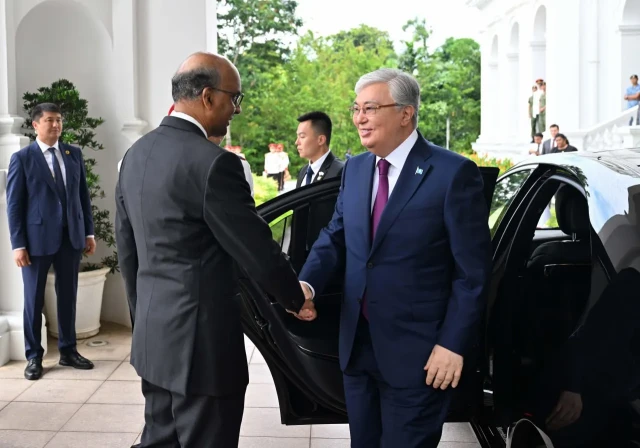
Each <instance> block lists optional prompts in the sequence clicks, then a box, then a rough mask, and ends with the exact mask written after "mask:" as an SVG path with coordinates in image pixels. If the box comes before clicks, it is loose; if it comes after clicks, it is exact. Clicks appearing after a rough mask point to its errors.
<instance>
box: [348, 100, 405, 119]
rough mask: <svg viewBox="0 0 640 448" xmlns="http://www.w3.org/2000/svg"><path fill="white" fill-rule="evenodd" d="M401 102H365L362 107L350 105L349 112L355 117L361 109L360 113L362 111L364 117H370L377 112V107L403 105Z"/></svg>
mask: <svg viewBox="0 0 640 448" xmlns="http://www.w3.org/2000/svg"><path fill="white" fill-rule="evenodd" d="M403 106H404V105H403V104H398V103H393V104H367V105H366V106H364V107H362V108H361V107H360V106H351V107H350V108H349V111H350V112H351V114H352V115H353V116H354V117H355V116H357V115H358V114H359V113H360V111H362V113H364V115H365V117H371V116H373V115H375V114H376V112H378V109H382V108H384V107H403Z"/></svg>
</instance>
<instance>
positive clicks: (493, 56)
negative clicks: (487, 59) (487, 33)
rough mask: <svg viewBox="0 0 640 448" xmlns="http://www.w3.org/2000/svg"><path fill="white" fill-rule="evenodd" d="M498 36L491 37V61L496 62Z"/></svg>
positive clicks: (497, 56)
mask: <svg viewBox="0 0 640 448" xmlns="http://www.w3.org/2000/svg"><path fill="white" fill-rule="evenodd" d="M499 55H500V53H499V47H498V36H497V35H496V36H493V40H492V41H491V61H493V62H497V61H498V58H499Z"/></svg>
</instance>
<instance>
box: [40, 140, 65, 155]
mask: <svg viewBox="0 0 640 448" xmlns="http://www.w3.org/2000/svg"><path fill="white" fill-rule="evenodd" d="M36 143H37V144H38V146H39V147H40V151H42V152H43V153H46V152H47V150H48V149H49V148H56V149H57V150H58V151H59V150H60V142H58V141H56V143H55V144H54V145H52V146H49V145H47V144H46V143H44V142H43V141H42V140H40V139H39V138H38V137H36Z"/></svg>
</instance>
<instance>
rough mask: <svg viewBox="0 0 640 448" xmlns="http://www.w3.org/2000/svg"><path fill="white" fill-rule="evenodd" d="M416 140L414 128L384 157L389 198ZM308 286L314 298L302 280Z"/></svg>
mask: <svg viewBox="0 0 640 448" xmlns="http://www.w3.org/2000/svg"><path fill="white" fill-rule="evenodd" d="M417 141H418V131H416V130H414V131H413V132H412V133H411V135H409V137H407V139H406V140H405V141H403V142H402V143H401V144H400V146H398V147H397V148H396V149H394V150H393V151H392V152H391V154H389V155H388V156H387V157H385V160H386V161H387V162H389V164H390V166H389V173H388V174H387V177H388V178H389V198H391V193H392V192H393V189H394V187H395V186H396V184H397V183H398V178H399V177H400V173H401V172H402V168H403V167H404V164H405V162H406V161H407V157H409V153H410V152H411V148H413V145H415V144H416V142H417ZM380 159H381V157H378V156H376V167H375V170H374V176H373V188H372V189H371V190H372V191H371V212H372V213H373V206H374V204H375V202H376V194H377V193H378V183H379V179H378V177H379V173H378V162H379V161H380ZM302 283H304V284H305V285H307V286H308V287H309V289H310V290H311V297H313V298H315V296H316V291H315V289H313V286H311V285H310V284H309V283H307V282H302Z"/></svg>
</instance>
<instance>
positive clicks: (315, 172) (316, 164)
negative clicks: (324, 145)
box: [300, 151, 331, 187]
mask: <svg viewBox="0 0 640 448" xmlns="http://www.w3.org/2000/svg"><path fill="white" fill-rule="evenodd" d="M330 152H331V151H327V152H326V153H325V154H324V155H323V156H322V157H320V158H319V159H318V160H316V161H315V162H313V163H309V165H311V169H312V170H313V176H312V177H311V182H313V181H314V180H315V179H316V177H318V173H319V172H320V168H322V164H323V163H324V161H325V160H327V156H328V155H329V153H330ZM309 165H307V169H308V168H309ZM305 185H309V184H308V183H307V174H306V172H305V175H304V179H303V180H302V184H301V185H300V186H301V187H304V186H305Z"/></svg>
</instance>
